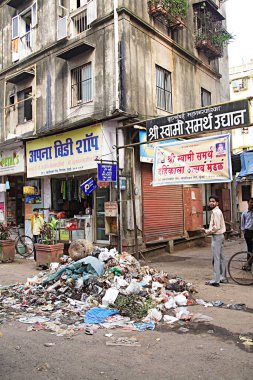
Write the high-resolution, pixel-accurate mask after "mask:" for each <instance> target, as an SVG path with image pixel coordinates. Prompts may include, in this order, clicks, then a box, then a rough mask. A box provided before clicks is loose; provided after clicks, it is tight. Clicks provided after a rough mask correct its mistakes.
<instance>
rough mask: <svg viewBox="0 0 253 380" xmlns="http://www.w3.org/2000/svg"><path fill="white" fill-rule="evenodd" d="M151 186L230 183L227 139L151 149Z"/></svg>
mask: <svg viewBox="0 0 253 380" xmlns="http://www.w3.org/2000/svg"><path fill="white" fill-rule="evenodd" d="M154 161H155V162H154V165H153V186H163V185H175V184H199V183H215V182H230V181H232V170H231V157H230V135H219V136H213V137H210V138H200V139H194V140H186V141H181V142H177V143H173V144H170V145H166V144H165V145H160V146H157V147H156V148H155V160H154Z"/></svg>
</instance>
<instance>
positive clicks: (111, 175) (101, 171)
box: [98, 164, 117, 182]
mask: <svg viewBox="0 0 253 380" xmlns="http://www.w3.org/2000/svg"><path fill="white" fill-rule="evenodd" d="M98 181H103V182H116V181H117V165H112V164H98Z"/></svg>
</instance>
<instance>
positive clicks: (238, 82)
mask: <svg viewBox="0 0 253 380" xmlns="http://www.w3.org/2000/svg"><path fill="white" fill-rule="evenodd" d="M247 82H248V79H247V78H241V79H235V80H233V81H232V88H233V91H234V92H239V91H244V90H247V88H248V85H247V84H248V83H247Z"/></svg>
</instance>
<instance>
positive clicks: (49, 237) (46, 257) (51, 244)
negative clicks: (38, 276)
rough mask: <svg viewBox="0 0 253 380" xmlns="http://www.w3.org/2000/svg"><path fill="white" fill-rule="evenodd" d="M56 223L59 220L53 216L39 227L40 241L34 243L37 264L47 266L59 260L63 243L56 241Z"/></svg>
mask: <svg viewBox="0 0 253 380" xmlns="http://www.w3.org/2000/svg"><path fill="white" fill-rule="evenodd" d="M58 223H59V221H58V220H57V219H54V218H53V219H52V221H51V222H50V223H44V225H43V227H42V228H41V243H37V244H35V249H36V262H37V265H44V266H48V265H49V264H50V263H52V262H59V261H60V257H61V256H62V255H63V251H64V244H63V243H58V241H57V226H58Z"/></svg>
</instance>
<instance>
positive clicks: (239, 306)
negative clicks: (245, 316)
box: [226, 303, 247, 310]
mask: <svg viewBox="0 0 253 380" xmlns="http://www.w3.org/2000/svg"><path fill="white" fill-rule="evenodd" d="M226 308H227V309H232V310H246V309H247V307H246V305H245V303H236V304H228V305H226Z"/></svg>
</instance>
